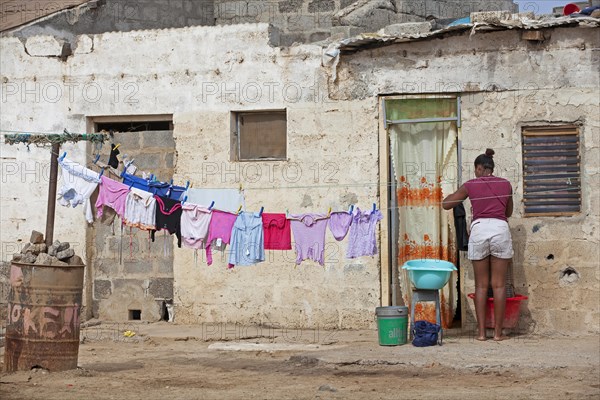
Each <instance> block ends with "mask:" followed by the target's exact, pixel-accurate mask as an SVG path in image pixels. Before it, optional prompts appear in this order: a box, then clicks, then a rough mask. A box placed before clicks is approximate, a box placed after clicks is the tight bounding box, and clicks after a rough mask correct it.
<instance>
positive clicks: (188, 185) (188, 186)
mask: <svg viewBox="0 0 600 400" xmlns="http://www.w3.org/2000/svg"><path fill="white" fill-rule="evenodd" d="M189 188H190V181H187V182H186V183H185V190H186V191H187V190H188V189H189Z"/></svg>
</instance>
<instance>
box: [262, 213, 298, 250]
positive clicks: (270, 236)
mask: <svg viewBox="0 0 600 400" xmlns="http://www.w3.org/2000/svg"><path fill="white" fill-rule="evenodd" d="M262 221H263V228H264V235H265V250H291V249H292V233H291V229H290V221H289V220H288V219H287V218H286V217H285V214H273V213H263V214H262Z"/></svg>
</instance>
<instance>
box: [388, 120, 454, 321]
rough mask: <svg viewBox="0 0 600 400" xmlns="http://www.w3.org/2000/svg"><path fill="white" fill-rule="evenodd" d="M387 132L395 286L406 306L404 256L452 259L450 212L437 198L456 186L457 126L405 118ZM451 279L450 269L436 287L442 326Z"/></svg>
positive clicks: (449, 312)
mask: <svg viewBox="0 0 600 400" xmlns="http://www.w3.org/2000/svg"><path fill="white" fill-rule="evenodd" d="M389 134H390V145H391V155H392V163H393V168H394V175H395V176H394V178H395V180H396V197H397V204H398V268H399V277H400V289H401V292H402V297H403V299H404V302H405V304H407V305H408V304H410V301H411V294H412V288H411V283H410V280H409V278H408V274H407V273H406V271H405V270H403V269H401V268H402V265H403V264H404V263H405V262H406V261H408V260H414V259H422V258H434V259H440V260H447V261H450V262H452V263H454V264H456V245H455V242H456V235H455V234H454V221H453V218H452V212H449V211H445V210H444V209H442V206H441V203H442V200H443V198H444V196H447V195H448V194H450V193H452V192H454V191H455V190H456V188H457V179H456V177H457V171H458V165H457V162H458V160H457V129H456V123H455V122H453V121H452V122H419V123H404V124H395V125H391V126H390V127H389ZM456 280H457V274H456V273H453V274H452V277H451V279H450V281H449V282H448V284H447V285H446V286H445V287H444V289H443V290H442V292H441V303H442V304H441V305H442V323H443V325H444V326H445V327H448V326H449V324H450V323H451V322H452V318H453V316H454V312H455V310H456V303H457V293H456V292H457V290H456ZM417 311H418V309H417ZM427 314H429V312H427ZM415 318H416V319H418V318H417V316H416V317H415ZM422 319H428V320H431V318H429V317H423V318H422ZM432 320H433V321H435V311H434V313H433V319H432Z"/></svg>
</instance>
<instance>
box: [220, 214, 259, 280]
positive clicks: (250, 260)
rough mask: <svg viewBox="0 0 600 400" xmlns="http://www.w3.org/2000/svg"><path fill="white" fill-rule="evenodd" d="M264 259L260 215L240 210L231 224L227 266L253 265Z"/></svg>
mask: <svg viewBox="0 0 600 400" xmlns="http://www.w3.org/2000/svg"><path fill="white" fill-rule="evenodd" d="M261 261H265V243H264V232H263V222H262V217H261V216H260V215H259V213H251V212H241V213H240V215H238V217H237V219H236V220H235V224H233V230H232V232H231V248H230V249H229V264H230V265H229V267H230V268H231V267H232V266H233V265H242V266H245V265H253V264H256V263H257V262H261Z"/></svg>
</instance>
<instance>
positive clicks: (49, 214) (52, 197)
mask: <svg viewBox="0 0 600 400" xmlns="http://www.w3.org/2000/svg"><path fill="white" fill-rule="evenodd" d="M59 152H60V144H59V143H53V144H52V150H51V151H50V153H51V154H50V182H49V183H48V208H47V211H46V235H45V237H46V246H48V247H50V245H51V244H52V242H53V240H54V212H55V210H56V184H57V182H58V157H59V155H60V154H59Z"/></svg>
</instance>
